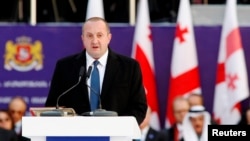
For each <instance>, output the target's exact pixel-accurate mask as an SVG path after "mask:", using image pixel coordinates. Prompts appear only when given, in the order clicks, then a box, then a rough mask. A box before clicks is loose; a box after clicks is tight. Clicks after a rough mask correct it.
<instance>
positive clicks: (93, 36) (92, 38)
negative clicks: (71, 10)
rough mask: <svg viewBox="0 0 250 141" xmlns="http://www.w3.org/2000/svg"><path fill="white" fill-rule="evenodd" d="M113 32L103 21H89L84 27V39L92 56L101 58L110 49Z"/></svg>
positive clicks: (85, 45)
mask: <svg viewBox="0 0 250 141" xmlns="http://www.w3.org/2000/svg"><path fill="white" fill-rule="evenodd" d="M110 40H111V34H110V33H109V31H108V30H107V26H106V24H105V23H104V22H103V21H88V22H86V23H85V25H84V27H83V35H82V41H83V44H84V47H85V48H86V50H87V52H88V53H89V55H90V56H92V57H93V58H95V59H98V58H100V57H101V56H102V55H103V54H104V53H105V52H106V51H107V49H108V45H109V42H110Z"/></svg>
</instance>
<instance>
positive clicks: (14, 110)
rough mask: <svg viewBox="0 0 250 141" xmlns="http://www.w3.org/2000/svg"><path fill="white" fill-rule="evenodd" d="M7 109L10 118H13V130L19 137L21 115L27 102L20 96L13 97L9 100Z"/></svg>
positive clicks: (25, 108) (20, 133) (24, 111)
mask: <svg viewBox="0 0 250 141" xmlns="http://www.w3.org/2000/svg"><path fill="white" fill-rule="evenodd" d="M8 110H9V112H10V114H11V117H12V119H13V120H14V126H15V132H16V134H17V135H18V136H19V137H21V135H22V117H23V116H25V113H26V110H27V103H26V102H25V100H24V99H23V98H22V97H20V96H16V97H13V98H12V99H11V101H10V102H9V105H8Z"/></svg>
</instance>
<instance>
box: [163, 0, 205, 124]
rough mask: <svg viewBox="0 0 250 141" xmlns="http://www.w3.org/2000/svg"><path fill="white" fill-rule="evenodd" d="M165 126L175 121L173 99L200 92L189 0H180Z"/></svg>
mask: <svg viewBox="0 0 250 141" xmlns="http://www.w3.org/2000/svg"><path fill="white" fill-rule="evenodd" d="M170 73H171V74H170V81H169V92H168V98H167V105H166V110H167V111H166V121H165V127H166V128H169V127H171V126H172V124H173V123H174V122H175V119H174V116H173V110H172V108H173V106H172V103H173V100H174V99H175V97H177V96H186V95H187V94H190V93H198V94H201V88H200V76H199V69H198V60H197V52H196V43H195V37H194V31H193V23H192V16H191V10H190V3H189V0H181V1H180V5H179V11H178V16H177V23H176V31H175V39H174V44H173V52H172V59H171V70H170Z"/></svg>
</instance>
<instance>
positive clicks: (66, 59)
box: [57, 52, 84, 62]
mask: <svg viewBox="0 0 250 141" xmlns="http://www.w3.org/2000/svg"><path fill="white" fill-rule="evenodd" d="M83 58H84V54H83V52H79V53H75V54H70V55H67V56H64V57H61V58H59V59H58V60H57V62H72V61H75V60H80V59H83Z"/></svg>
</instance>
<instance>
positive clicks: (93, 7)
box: [86, 0, 104, 19]
mask: <svg viewBox="0 0 250 141" xmlns="http://www.w3.org/2000/svg"><path fill="white" fill-rule="evenodd" d="M91 17H101V18H104V10H103V1H102V0H89V1H88V5H87V12H86V19H89V18H91Z"/></svg>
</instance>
